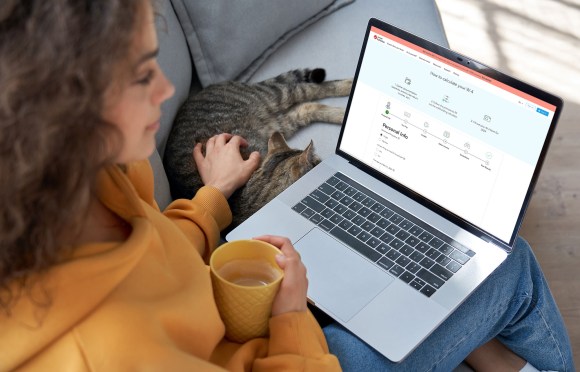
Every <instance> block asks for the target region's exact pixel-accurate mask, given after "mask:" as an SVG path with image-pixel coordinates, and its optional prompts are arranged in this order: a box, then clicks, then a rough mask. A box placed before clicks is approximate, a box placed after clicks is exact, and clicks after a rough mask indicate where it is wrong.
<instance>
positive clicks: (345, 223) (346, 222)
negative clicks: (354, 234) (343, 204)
mask: <svg viewBox="0 0 580 372" xmlns="http://www.w3.org/2000/svg"><path fill="white" fill-rule="evenodd" d="M338 226H340V228H341V229H343V230H348V229H349V228H350V227H351V226H352V222H350V221H349V220H343V221H341V222H340V223H339V224H338Z"/></svg>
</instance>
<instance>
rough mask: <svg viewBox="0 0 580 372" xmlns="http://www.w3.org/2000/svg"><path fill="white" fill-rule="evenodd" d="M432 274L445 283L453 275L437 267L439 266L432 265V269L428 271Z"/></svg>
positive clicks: (441, 267)
mask: <svg viewBox="0 0 580 372" xmlns="http://www.w3.org/2000/svg"><path fill="white" fill-rule="evenodd" d="M429 270H430V271H431V272H432V273H433V274H435V275H437V276H438V277H440V278H441V279H443V280H445V281H447V280H449V279H450V278H451V277H452V276H453V273H452V272H451V271H449V270H447V269H445V268H444V267H443V266H441V265H439V264H435V265H433V267H432V268H430V269H429Z"/></svg>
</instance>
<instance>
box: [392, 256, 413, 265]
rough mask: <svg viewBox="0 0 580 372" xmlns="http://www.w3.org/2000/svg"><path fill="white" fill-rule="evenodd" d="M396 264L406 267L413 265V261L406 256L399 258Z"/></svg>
mask: <svg viewBox="0 0 580 372" xmlns="http://www.w3.org/2000/svg"><path fill="white" fill-rule="evenodd" d="M395 262H396V263H398V264H399V265H401V266H403V267H405V266H407V265H408V264H410V263H411V260H410V259H409V258H408V257H406V256H401V257H399V258H397V260H396V261H395Z"/></svg>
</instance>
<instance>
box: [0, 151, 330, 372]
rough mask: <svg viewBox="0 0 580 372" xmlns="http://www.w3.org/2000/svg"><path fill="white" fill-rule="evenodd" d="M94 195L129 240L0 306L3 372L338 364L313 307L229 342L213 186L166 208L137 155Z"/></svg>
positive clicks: (109, 173)
mask: <svg viewBox="0 0 580 372" xmlns="http://www.w3.org/2000/svg"><path fill="white" fill-rule="evenodd" d="M98 192H99V198H100V199H101V200H102V201H103V202H104V203H105V205H107V207H109V208H110V209H111V210H113V211H114V212H116V213H117V214H119V215H120V216H121V217H122V218H123V219H124V220H126V221H127V222H128V223H130V224H131V226H132V232H131V235H130V236H129V238H128V239H127V240H126V241H124V242H122V243H100V244H88V245H84V246H80V247H78V248H77V249H76V250H75V255H74V257H72V258H71V259H70V260H68V261H66V262H63V263H61V264H59V265H57V266H55V267H53V268H52V269H51V270H50V271H49V272H47V273H46V274H44V275H43V276H42V277H40V278H41V280H39V281H38V282H39V283H40V285H38V286H36V287H34V290H33V291H32V292H31V293H30V295H28V296H26V295H23V296H21V297H20V298H19V300H18V302H17V304H16V305H15V307H13V308H12V309H11V312H10V314H9V315H8V316H7V315H6V314H4V313H0V371H7V370H32V371H37V370H38V371H127V370H130V371H141V370H146V371H212V370H221V369H222V368H226V369H228V370H235V371H241V370H256V371H265V370H275V371H281V370H304V371H307V370H310V371H324V370H340V366H339V364H338V360H337V359H336V358H335V357H334V356H333V355H331V354H328V348H327V345H326V341H325V340H324V335H323V334H322V332H321V330H320V327H319V326H318V324H317V323H316V321H315V320H314V318H313V317H312V315H311V314H310V313H287V314H283V315H280V316H276V317H273V318H272V319H271V320H270V337H269V338H260V339H254V340H251V341H248V342H246V343H245V344H235V343H231V342H228V341H227V340H225V339H224V325H223V323H222V321H221V319H220V317H219V314H218V311H217V308H216V305H215V302H214V299H213V295H212V288H211V281H210V277H209V272H208V268H207V266H206V264H205V260H207V256H208V255H209V254H210V253H211V249H212V248H213V247H215V246H216V245H217V244H218V242H219V232H220V229H222V228H224V227H225V226H227V225H228V224H229V223H230V221H231V212H230V209H229V207H228V204H227V201H226V199H225V198H224V197H223V195H222V194H221V193H220V192H219V191H218V190H217V189H214V188H212V187H203V188H201V189H200V190H199V191H198V192H197V194H196V196H195V197H194V198H193V200H176V201H174V202H173V203H172V204H171V205H169V206H168V207H167V209H166V210H165V212H164V213H161V212H160V211H159V208H158V207H157V205H156V203H155V201H154V199H153V174H152V170H151V167H150V165H149V162H139V163H135V164H132V165H130V166H129V167H128V169H127V171H126V172H123V171H121V170H120V169H119V168H118V167H110V168H108V169H107V170H105V171H103V172H101V174H100V175H99V180H98ZM202 254H205V255H206V257H202ZM204 259H205V260H204Z"/></svg>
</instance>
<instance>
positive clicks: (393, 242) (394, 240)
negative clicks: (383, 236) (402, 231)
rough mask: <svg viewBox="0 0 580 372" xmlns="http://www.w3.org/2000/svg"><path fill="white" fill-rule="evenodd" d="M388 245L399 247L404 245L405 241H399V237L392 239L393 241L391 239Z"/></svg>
mask: <svg viewBox="0 0 580 372" xmlns="http://www.w3.org/2000/svg"><path fill="white" fill-rule="evenodd" d="M389 245H390V246H391V247H393V248H395V249H399V248H401V247H402V246H403V245H405V243H403V242H402V241H400V240H399V239H393V241H391V242H390V243H389Z"/></svg>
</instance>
